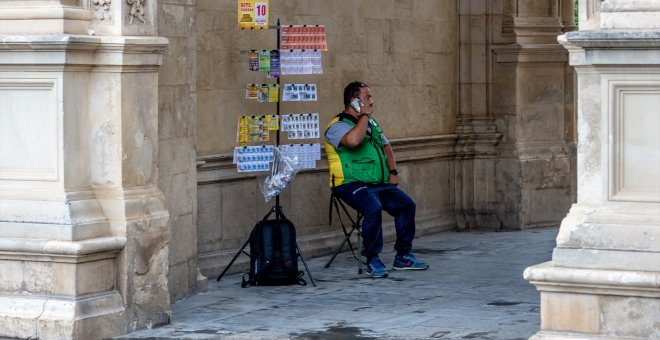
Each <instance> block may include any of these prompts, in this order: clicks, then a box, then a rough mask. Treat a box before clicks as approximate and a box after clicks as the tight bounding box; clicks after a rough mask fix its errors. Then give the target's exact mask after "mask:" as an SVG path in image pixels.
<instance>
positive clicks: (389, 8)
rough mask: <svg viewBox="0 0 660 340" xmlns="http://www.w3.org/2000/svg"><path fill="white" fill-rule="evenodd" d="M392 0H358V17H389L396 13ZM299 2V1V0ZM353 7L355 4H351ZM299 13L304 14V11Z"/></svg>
mask: <svg viewBox="0 0 660 340" xmlns="http://www.w3.org/2000/svg"><path fill="white" fill-rule="evenodd" d="M310 2H311V1H310ZM395 2H396V1H392V0H386V1H383V0H364V1H360V3H359V9H360V12H359V13H360V17H361V18H374V19H390V18H392V17H394V14H395V13H396V11H395V9H394V3H395ZM299 3H300V2H299ZM351 7H355V6H351ZM299 14H306V13H304V12H302V13H299Z"/></svg>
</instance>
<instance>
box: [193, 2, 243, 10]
mask: <svg viewBox="0 0 660 340" xmlns="http://www.w3.org/2000/svg"><path fill="white" fill-rule="evenodd" d="M237 6H238V5H237V4H236V3H234V2H232V1H217V0H197V10H198V11H210V10H216V11H222V12H232V11H236V10H237V9H238V7H237Z"/></svg>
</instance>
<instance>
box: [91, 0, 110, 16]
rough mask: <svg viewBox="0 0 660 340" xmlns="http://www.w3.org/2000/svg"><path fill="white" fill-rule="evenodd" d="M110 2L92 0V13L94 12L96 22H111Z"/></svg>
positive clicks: (106, 0)
mask: <svg viewBox="0 0 660 340" xmlns="http://www.w3.org/2000/svg"><path fill="white" fill-rule="evenodd" d="M111 3H112V0H92V11H93V12H94V19H96V20H111V19H112V12H111V11H110V6H111Z"/></svg>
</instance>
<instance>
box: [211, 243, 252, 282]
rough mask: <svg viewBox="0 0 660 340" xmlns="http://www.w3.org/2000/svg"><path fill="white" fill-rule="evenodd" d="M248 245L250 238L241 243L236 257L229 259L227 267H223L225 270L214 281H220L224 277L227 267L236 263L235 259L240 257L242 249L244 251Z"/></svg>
mask: <svg viewBox="0 0 660 340" xmlns="http://www.w3.org/2000/svg"><path fill="white" fill-rule="evenodd" d="M248 243H250V238H248V239H247V241H245V243H243V246H242V247H241V249H239V250H238V251H237V252H236V255H234V258H233V259H231V261H230V262H229V264H228V265H227V267H225V270H223V271H222V273H220V276H218V279H217V280H216V281H220V279H221V278H222V277H223V276H224V275H225V273H226V272H227V270H229V267H231V265H232V264H234V261H236V259H237V258H238V255H241V253H242V252H243V249H245V247H247V245H248Z"/></svg>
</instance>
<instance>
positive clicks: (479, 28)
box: [470, 15, 488, 44]
mask: <svg viewBox="0 0 660 340" xmlns="http://www.w3.org/2000/svg"><path fill="white" fill-rule="evenodd" d="M486 22H487V17H486V16H485V15H472V16H470V43H472V44H485V43H486V40H487V39H486V38H487V34H488V33H487V28H486Z"/></svg>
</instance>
